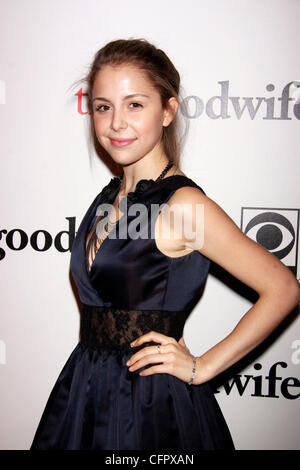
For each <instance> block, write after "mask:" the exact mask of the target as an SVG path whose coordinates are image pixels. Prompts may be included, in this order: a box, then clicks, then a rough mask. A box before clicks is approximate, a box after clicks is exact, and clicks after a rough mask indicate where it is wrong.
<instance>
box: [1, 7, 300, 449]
mask: <svg viewBox="0 0 300 470" xmlns="http://www.w3.org/2000/svg"><path fill="white" fill-rule="evenodd" d="M0 10H1V15H0V44H1V46H0V64H1V67H0V120H1V124H0V135H1V140H0V148H1V173H0V178H1V219H0V225H1V226H0V267H1V270H0V273H1V274H0V275H1V293H2V295H1V317H0V382H1V387H0V416H1V419H0V448H1V449H28V448H29V446H30V444H31V441H32V438H33V435H34V432H35V430H36V427H37V425H38V422H39V420H40V417H41V414H42V411H43V410H44V407H45V404H46V401H47V399H48V396H49V394H50V391H51V389H52V387H53V385H54V383H55V381H56V379H57V377H58V374H59V373H60V371H61V369H62V367H63V365H64V364H65V362H66V360H67V358H68V357H69V355H70V353H71V351H72V350H73V348H74V347H75V346H76V344H77V342H78V339H79V309H78V297H77V294H76V289H75V288H74V285H73V282H72V278H71V276H70V271H69V262H70V251H71V248H72V242H73V240H74V237H75V234H76V231H77V230H78V227H79V224H80V221H81V219H82V217H83V215H84V214H85V211H86V210H87V208H88V206H89V205H90V203H91V202H92V200H93V199H94V198H95V196H96V195H97V194H98V193H99V192H100V191H101V189H102V188H103V186H104V185H106V184H107V183H108V182H109V181H110V179H111V177H112V176H113V175H112V173H111V172H110V171H109V168H108V166H107V165H106V164H105V163H104V162H103V161H101V160H99V158H98V157H97V156H96V153H95V151H93V147H92V144H91V143H90V141H89V132H88V128H89V124H88V121H89V114H88V112H87V102H86V89H85V86H84V84H82V83H81V84H78V85H75V86H72V85H73V84H74V83H75V82H76V81H77V80H79V79H80V78H82V77H83V76H84V75H85V74H86V72H87V70H88V66H89V64H90V63H91V61H92V58H93V56H94V54H95V52H96V51H97V50H98V49H99V48H101V47H102V46H103V45H104V44H106V43H107V42H109V41H111V40H114V39H120V38H122V39H129V38H145V39H147V40H148V41H150V42H152V43H154V44H155V45H156V46H157V47H160V48H162V49H163V50H164V51H165V52H166V53H167V54H168V55H169V57H170V58H171V60H172V61H173V62H174V64H175V66H176V68H177V69H178V71H179V73H180V74H181V79H182V97H183V98H182V100H183V101H184V104H185V105H186V106H181V107H180V110H179V113H181V117H182V119H185V121H186V122H187V123H188V124H189V133H188V137H187V140H186V144H185V147H184V149H183V152H182V159H181V168H182V170H183V171H184V172H185V173H186V175H187V176H188V177H190V178H192V179H193V180H194V181H195V182H197V183H198V184H199V185H200V186H201V187H202V188H203V189H204V190H205V192H206V194H207V195H208V196H209V197H210V198H212V199H213V200H214V201H215V202H217V203H218V204H219V205H220V206H221V207H222V208H223V209H224V210H225V211H226V212H227V213H228V214H229V216H230V217H231V218H232V219H233V220H234V221H235V223H236V224H237V225H238V226H239V227H240V228H241V230H243V232H244V233H246V234H247V235H248V236H249V237H251V238H252V239H253V240H256V241H257V242H258V243H260V244H262V245H263V246H265V247H266V248H267V249H268V250H270V251H271V252H272V253H274V254H275V255H276V256H277V257H278V258H279V259H281V261H282V262H283V263H285V264H286V265H287V266H288V267H289V269H291V271H292V272H293V273H294V274H295V276H296V277H297V278H298V279H299V277H300V275H299V250H298V248H299V210H300V190H299V175H300V171H299V170H300V163H299V129H300V127H299V123H300V67H299V66H300V60H299V51H298V42H299V41H298V39H299V26H298V21H297V19H298V18H299V15H300V2H299V1H298V0H226V1H225V0H210V1H208V0H205V1H204V0H197V1H196V0H187V1H186V2H182V1H180V0H173V1H172V2H168V1H165V2H161V1H159V0H152V2H148V1H143V0H142V1H141V0H132V1H130V2H127V3H124V2H123V1H122V0H116V1H115V2H114V4H113V5H110V4H109V3H107V2H104V1H102V0H84V1H83V0H59V1H58V0H51V1H50V0H26V1H25V0H1V1H0ZM181 104H182V103H181ZM255 300H256V299H255V293H253V292H251V291H250V289H247V287H246V286H243V285H241V283H239V282H238V281H237V280H236V279H234V278H232V277H231V276H229V275H228V273H226V272H224V271H222V270H221V269H220V268H219V267H218V266H212V269H211V272H210V275H209V278H208V281H207V283H206V286H205V290H204V293H203V296H202V298H201V300H200V302H199V303H198V304H197V305H196V306H195V308H194V310H193V312H192V313H191V315H190V317H189V318H188V321H187V323H186V326H185V330H184V338H185V340H186V343H187V345H188V346H189V348H190V349H191V351H192V352H193V353H194V354H197V355H200V354H202V353H203V352H205V351H206V350H207V349H209V348H210V347H212V346H213V345H214V344H216V343H217V342H219V341H220V340H221V339H223V338H224V337H225V336H226V335H227V334H229V333H230V331H232V329H233V328H234V327H235V325H236V324H237V322H238V321H239V320H240V319H241V317H242V316H243V315H244V314H245V313H246V311H247V310H248V309H249V308H250V307H251V305H253V302H255ZM299 327H300V321H299V315H298V312H297V309H295V311H294V312H292V313H291V315H290V316H289V317H288V318H287V319H286V321H284V323H283V324H282V325H280V327H279V328H278V329H277V330H276V331H274V332H273V333H272V335H271V336H270V337H269V338H268V339H267V340H266V341H265V342H264V343H263V344H262V345H260V346H259V347H258V348H256V349H255V351H253V352H252V353H250V354H249V355H248V356H247V357H246V358H244V359H243V360H242V361H240V362H239V363H238V364H236V365H235V366H233V367H232V368H231V369H230V370H228V371H226V373H224V374H221V376H219V377H217V378H216V380H215V381H214V382H213V384H214V391H215V396H216V398H217V400H218V402H219V404H220V406H221V409H222V411H223V414H224V416H225V418H226V420H227V423H228V425H229V428H230V430H231V433H232V436H233V439H234V442H235V446H236V448H237V449H300V442H299V435H300V406H299V403H300V402H299V397H300V377H299V375H300V374H299V368H300V328H299Z"/></svg>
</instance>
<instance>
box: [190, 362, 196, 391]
mask: <svg viewBox="0 0 300 470" xmlns="http://www.w3.org/2000/svg"><path fill="white" fill-rule="evenodd" d="M195 371H196V357H195V356H193V371H192V377H191V379H190V381H189V382H188V385H191V384H192V383H193V380H194V377H195Z"/></svg>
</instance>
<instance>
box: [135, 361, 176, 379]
mask: <svg viewBox="0 0 300 470" xmlns="http://www.w3.org/2000/svg"><path fill="white" fill-rule="evenodd" d="M152 374H171V375H173V374H172V373H171V371H170V370H169V367H168V364H159V365H157V366H152V367H148V369H144V370H142V371H141V372H139V375H143V376H146V375H152Z"/></svg>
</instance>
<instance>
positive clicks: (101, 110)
mask: <svg viewBox="0 0 300 470" xmlns="http://www.w3.org/2000/svg"><path fill="white" fill-rule="evenodd" d="M101 108H108V106H106V105H105V104H100V105H99V106H97V107H96V111H100V112H103V109H101Z"/></svg>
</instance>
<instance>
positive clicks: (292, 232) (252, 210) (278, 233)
mask: <svg viewBox="0 0 300 470" xmlns="http://www.w3.org/2000/svg"><path fill="white" fill-rule="evenodd" d="M299 212H300V210H299V209H268V208H264V209H262V208H258V207H242V217H241V229H242V231H243V232H244V233H245V235H247V236H248V237H249V238H251V239H252V240H254V241H255V242H257V243H259V244H260V245H262V246H263V247H264V248H266V249H267V250H269V251H270V252H271V253H272V254H273V255H275V256H276V257H277V258H278V259H280V261H282V262H283V263H284V264H285V265H286V266H287V267H288V268H289V269H290V270H291V271H292V272H293V273H294V275H295V276H297V259H298V226H299Z"/></svg>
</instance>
